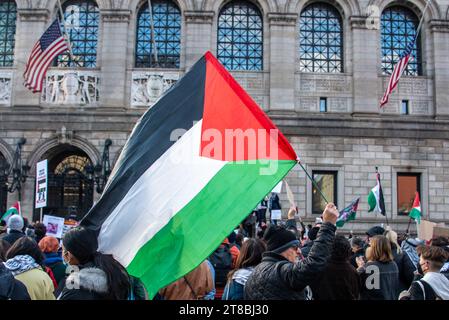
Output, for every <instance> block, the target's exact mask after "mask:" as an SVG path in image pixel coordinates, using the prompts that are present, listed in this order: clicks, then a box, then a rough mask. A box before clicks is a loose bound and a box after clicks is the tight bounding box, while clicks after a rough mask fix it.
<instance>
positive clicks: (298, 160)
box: [296, 157, 329, 204]
mask: <svg viewBox="0 0 449 320" xmlns="http://www.w3.org/2000/svg"><path fill="white" fill-rule="evenodd" d="M296 162H297V163H298V164H299V165H300V166H301V169H302V170H304V172H305V173H306V175H307V177H308V178H309V179H310V181H312V184H313V186H314V187H315V189H316V190H318V192H319V193H320V195H321V197H322V198H323V200H324V201H325V202H326V204H328V203H329V201H327V199H326V196H325V195H324V193H323V192H322V191H321V189H320V188H319V187H318V184H317V183H316V181H315V179H313V177H312V176H311V175H310V174H309V173H308V172H307V170H306V168H304V166H303V165H302V163H301V160H300V159H299V157H298V158H297V159H296Z"/></svg>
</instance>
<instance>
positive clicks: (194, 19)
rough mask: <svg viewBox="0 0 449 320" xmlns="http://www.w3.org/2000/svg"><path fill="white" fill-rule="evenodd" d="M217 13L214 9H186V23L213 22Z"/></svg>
mask: <svg viewBox="0 0 449 320" xmlns="http://www.w3.org/2000/svg"><path fill="white" fill-rule="evenodd" d="M214 15H215V13H214V12H213V11H185V12H184V17H185V20H186V23H197V24H212V23H213V21H214Z"/></svg>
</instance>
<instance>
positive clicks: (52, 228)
mask: <svg viewBox="0 0 449 320" xmlns="http://www.w3.org/2000/svg"><path fill="white" fill-rule="evenodd" d="M64 221H65V220H64V218H61V217H54V216H47V215H45V216H44V221H43V224H44V225H45V227H47V234H46V235H47V236H51V237H55V238H61V237H62V231H63V230H64Z"/></svg>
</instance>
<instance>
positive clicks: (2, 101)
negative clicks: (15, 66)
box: [0, 72, 13, 106]
mask: <svg viewBox="0 0 449 320" xmlns="http://www.w3.org/2000/svg"><path fill="white" fill-rule="evenodd" d="M12 76H13V73H12V72H0V106H10V105H11V92H12Z"/></svg>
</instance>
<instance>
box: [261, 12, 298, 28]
mask: <svg viewBox="0 0 449 320" xmlns="http://www.w3.org/2000/svg"><path fill="white" fill-rule="evenodd" d="M297 19H298V15H297V14H293V13H275V12H270V13H268V21H269V22H270V25H276V26H296V21H297Z"/></svg>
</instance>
